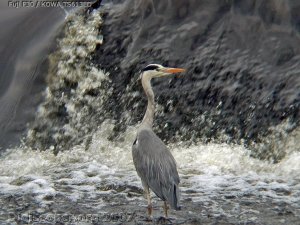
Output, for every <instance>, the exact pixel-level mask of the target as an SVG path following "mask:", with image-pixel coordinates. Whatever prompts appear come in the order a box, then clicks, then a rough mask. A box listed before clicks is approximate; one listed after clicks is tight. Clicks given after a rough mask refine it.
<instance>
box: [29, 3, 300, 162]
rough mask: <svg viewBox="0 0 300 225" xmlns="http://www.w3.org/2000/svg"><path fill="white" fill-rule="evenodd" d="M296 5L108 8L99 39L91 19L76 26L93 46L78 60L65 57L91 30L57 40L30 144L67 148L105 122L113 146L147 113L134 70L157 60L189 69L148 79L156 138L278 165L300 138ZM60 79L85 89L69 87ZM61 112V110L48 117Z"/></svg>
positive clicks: (131, 5) (299, 43) (132, 5)
mask: <svg viewBox="0 0 300 225" xmlns="http://www.w3.org/2000/svg"><path fill="white" fill-rule="evenodd" d="M107 2H109V1H106V3H107ZM120 2H122V3H120ZM104 3H105V2H104ZM299 7H300V3H298V2H296V1H275V0H274V1H271V0H269V1H199V0H197V1H195V0H189V1H181V0H172V1H171V0H170V1H150V0H143V1H133V0H127V1H116V2H115V1H112V4H108V5H105V6H104V7H103V8H102V9H100V10H101V11H102V17H103V24H102V25H101V26H100V28H99V29H100V30H99V33H98V32H95V29H96V30H97V29H98V27H99V26H98V25H97V24H95V23H94V22H92V26H91V27H90V28H88V27H87V26H90V25H88V23H87V24H84V23H82V24H83V27H82V28H80V29H79V27H78V30H79V31H80V30H85V29H86V30H87V31H88V32H89V31H91V32H93V33H95V37H94V38H93V39H92V40H94V39H95V41H96V42H99V43H98V44H97V45H96V47H95V49H94V48H93V50H92V51H89V54H88V55H86V54H85V55H84V60H85V61H83V60H79V61H78V60H77V61H76V60H75V61H74V60H73V61H71V62H70V60H68V59H69V58H71V59H72V58H74V57H75V56H76V54H77V53H78V54H79V56H78V57H79V59H81V58H82V56H80V54H81V53H82V49H84V48H85V47H87V46H89V45H86V44H85V42H82V40H81V39H82V38H81V37H86V38H85V39H87V40H90V38H89V37H90V36H89V33H88V32H87V34H86V33H84V32H83V33H81V34H80V35H77V34H76V32H75V36H76V37H75V36H74V32H73V33H72V32H71V33H70V34H68V33H65V35H66V37H64V39H66V40H68V38H73V39H74V40H75V42H76V44H74V45H68V44H67V45H66V46H64V45H63V43H64V42H63V41H61V42H60V43H61V44H62V45H61V46H60V48H61V49H60V50H58V52H59V51H62V52H63V53H65V52H69V53H70V52H71V55H70V56H68V57H65V59H64V58H63V57H62V58H61V59H60V58H59V57H56V60H57V61H56V64H57V65H56V64H55V63H54V64H53V65H54V66H53V68H54V69H53V68H52V70H50V73H49V77H48V87H49V88H48V90H49V91H50V98H48V99H46V103H45V104H43V111H42V114H41V115H40V116H38V117H37V119H36V121H35V123H34V125H33V128H32V129H31V131H32V132H30V138H29V139H30V140H29V142H28V143H30V145H31V146H34V147H37V148H39V149H45V148H49V147H50V146H54V148H55V149H56V151H60V150H63V149H67V148H69V147H70V146H72V145H75V144H79V143H82V142H83V141H85V140H86V141H88V138H87V137H90V136H91V135H92V134H93V131H95V130H97V129H98V127H99V126H100V125H101V124H102V122H103V121H105V120H106V119H110V120H114V121H115V122H116V125H115V128H114V133H113V134H112V135H111V139H118V137H119V134H120V133H121V132H123V131H124V130H125V129H126V128H127V127H128V125H135V124H137V123H139V121H141V119H142V117H143V114H144V111H145V108H146V102H147V101H146V98H145V95H144V93H143V90H142V88H141V84H140V82H138V77H139V71H140V69H142V68H143V67H144V66H145V65H147V64H149V63H160V64H163V65H165V66H172V67H175V66H176V67H184V68H186V69H187V72H186V73H185V74H184V75H177V76H176V77H173V78H170V79H168V78H166V79H158V80H153V88H154V92H155V94H156V101H157V103H158V104H157V106H158V107H157V113H156V118H155V127H154V129H155V131H156V132H157V133H158V135H159V136H160V137H161V138H162V139H164V140H165V141H169V142H176V141H187V142H190V143H193V142H194V141H198V140H199V139H200V140H203V141H210V140H212V139H214V140H220V141H229V142H234V143H245V144H246V145H248V146H249V147H250V149H252V153H253V155H254V156H257V157H260V158H271V159H275V160H279V159H280V158H282V157H283V156H284V154H285V152H284V151H285V150H283V149H284V148H285V147H284V146H286V145H285V144H284V145H283V144H280V143H286V142H287V141H288V140H287V136H288V135H287V133H288V132H291V131H293V132H296V134H295V135H293V137H296V138H295V140H296V139H297V137H298V136H299V133H300V132H298V131H299V128H298V125H299V107H300V105H299V104H300V76H299V73H300V60H299V59H300V55H299V52H300V47H299V46H300V38H299V31H300V25H299V24H300V19H299V18H300V15H299V13H298V12H299V10H297V9H298V8H299ZM74 18H77V17H74ZM85 20H87V21H89V20H90V19H89V16H88V15H87V16H86V18H85ZM82 24H81V25H82ZM81 25H80V26H81ZM66 26H68V25H66ZM67 28H68V27H67ZM67 28H66V29H67ZM67 35H69V37H67ZM72 35H73V36H74V37H73V36H72ZM102 35H103V44H102ZM64 39H62V40H64ZM73 39H72V40H73ZM83 40H84V38H83ZM96 42H95V43H96ZM100 42H101V43H100ZM66 49H67V50H68V49H69V50H68V51H66ZM72 52H75V53H76V54H73V53H72ZM78 54H77V55H78ZM57 55H59V54H57V53H56V56H57ZM76 57H77V56H76ZM76 57H75V58H76ZM78 57H77V58H78ZM80 57H81V58H80ZM77 58H76V59H77ZM61 65H65V66H66V68H64V70H61V68H62V66H61ZM80 65H82V66H80ZM86 65H87V66H88V68H86ZM96 66H97V67H98V68H97V69H96V68H95V67H96ZM78 67H80V68H79V69H78ZM85 68H86V69H85ZM91 68H94V69H93V70H97V71H98V69H103V70H104V72H107V73H106V75H105V76H106V78H105V79H106V80H107V81H108V82H105V83H101V82H102V81H101V82H100V81H97V79H96V80H95V79H90V78H89V77H90V75H89V74H90V73H91V71H92V70H91ZM82 69H83V70H84V72H80V71H81V70H82ZM53 71H54V73H53ZM55 71H56V72H55ZM68 71H69V72H68ZM70 71H71V72H70ZM72 71H73V72H72ZM59 74H61V75H59ZM58 75H59V76H58ZM53 76H54V77H55V76H57V77H55V78H53ZM66 78H67V81H72V82H71V84H80V83H83V84H87V85H70V82H66ZM100 80H101V79H100ZM97 82H98V85H96V83H97ZM100 84H101V85H100ZM95 85H96V86H97V88H93V87H94V86H95ZM80 87H84V91H82V90H81V89H80ZM68 93H70V94H68ZM85 93H87V94H85ZM51 96H53V97H51ZM58 103H59V104H58ZM100 103H101V104H100ZM58 105H59V107H60V108H59V107H58ZM48 106H49V107H48ZM53 106H54V107H53ZM71 106H72V107H71ZM60 109H63V113H56V112H60V111H61V110H60ZM51 112H54V113H51ZM282 124H286V125H285V126H281V125H282ZM279 126H281V128H279ZM297 135H298V136H297ZM87 143H88V142H87ZM257 143H261V145H260V146H259V147H258V145H257ZM278 143H279V144H278ZM274 146H277V147H274Z"/></svg>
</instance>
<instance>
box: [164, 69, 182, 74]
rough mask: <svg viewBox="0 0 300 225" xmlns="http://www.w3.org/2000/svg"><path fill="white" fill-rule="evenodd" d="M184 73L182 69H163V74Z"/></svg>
mask: <svg viewBox="0 0 300 225" xmlns="http://www.w3.org/2000/svg"><path fill="white" fill-rule="evenodd" d="M184 71H185V69H182V68H165V69H164V72H165V73H181V72H184Z"/></svg>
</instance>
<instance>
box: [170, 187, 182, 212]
mask: <svg viewBox="0 0 300 225" xmlns="http://www.w3.org/2000/svg"><path fill="white" fill-rule="evenodd" d="M169 204H170V206H171V208H172V209H175V210H180V209H181V207H180V206H179V205H178V204H179V188H178V185H177V184H174V185H173V188H172V189H171V191H170V195H169Z"/></svg>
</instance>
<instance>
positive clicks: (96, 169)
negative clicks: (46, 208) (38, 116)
mask: <svg viewBox="0 0 300 225" xmlns="http://www.w3.org/2000/svg"><path fill="white" fill-rule="evenodd" d="M112 129H113V124H112V123H111V122H106V123H104V124H103V126H102V127H100V128H99V130H98V131H97V132H96V133H95V134H94V135H93V138H92V142H91V144H90V147H89V148H88V149H86V147H85V146H81V145H78V146H75V147H74V148H72V149H69V150H66V151H64V152H60V153H59V154H58V155H57V156H54V155H53V153H52V151H51V150H46V151H33V150H31V149H24V148H19V149H11V150H8V151H7V153H6V154H5V156H3V157H1V159H0V194H2V195H5V194H13V193H23V194H25V193H26V194H30V193H34V196H35V199H36V200H37V201H40V202H41V204H47V202H48V200H47V198H46V200H45V197H47V196H55V195H57V194H60V195H64V196H65V197H66V198H68V199H70V200H72V201H76V200H78V199H81V198H82V197H83V194H84V193H85V194H86V195H88V196H90V197H92V196H94V195H95V194H97V193H98V192H99V190H98V189H97V186H98V185H99V184H103V182H104V183H105V184H106V185H107V184H111V185H126V184H130V185H133V186H136V187H138V188H141V183H140V180H139V178H138V177H137V175H136V172H135V169H134V166H133V162H132V157H131V144H132V142H133V140H134V137H135V132H136V128H135V127H129V128H128V129H127V131H126V132H125V133H124V136H123V137H122V140H123V141H119V142H111V141H109V140H108V137H109V135H110V134H111V132H112ZM169 147H170V149H171V151H172V153H173V155H174V157H175V159H176V161H177V163H178V168H179V173H180V176H181V187H182V192H183V193H182V196H183V198H192V201H195V202H197V201H200V202H201V201H205V199H208V198H210V197H211V196H217V195H218V194H219V193H220V192H226V193H228V194H230V195H236V196H238V195H239V194H243V193H245V192H247V193H251V194H253V195H259V196H262V197H271V198H272V199H273V200H274V201H284V202H287V203H289V204H291V205H295V206H299V202H300V192H299V190H300V182H299V177H300V176H299V175H300V164H299V160H300V153H299V152H294V153H291V154H290V155H287V156H286V157H285V158H284V159H283V160H282V161H281V162H280V163H278V164H271V163H268V162H265V161H261V160H258V159H254V158H251V157H250V156H249V151H248V150H247V149H245V148H244V147H242V146H239V145H228V144H212V143H211V144H203V143H198V144H196V145H193V146H189V147H186V146H185V145H184V143H180V144H173V145H172V146H169ZM62 185H67V186H68V187H69V188H68V189H66V190H64V189H62V187H61V186H62ZM56 187H58V188H56ZM101 191H103V190H100V192H101ZM191 191H192V194H191V193H190V192H191ZM200 193H201V194H200ZM104 205H105V204H104ZM104 205H103V204H101V203H100V202H98V207H103V206H104Z"/></svg>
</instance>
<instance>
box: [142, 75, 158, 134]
mask: <svg viewBox="0 0 300 225" xmlns="http://www.w3.org/2000/svg"><path fill="white" fill-rule="evenodd" d="M142 85H143V88H144V91H145V93H146V95H147V98H148V105H147V110H146V113H145V115H144V118H143V121H142V123H141V126H147V127H150V128H152V125H153V118H154V113H155V103H154V92H153V90H152V87H151V77H148V76H143V77H142Z"/></svg>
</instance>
